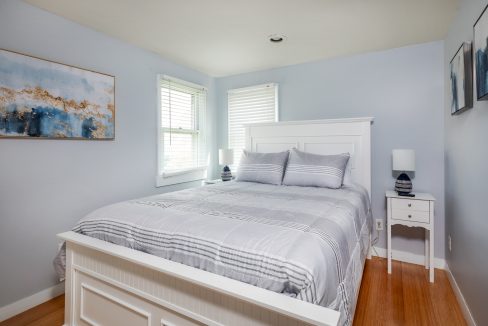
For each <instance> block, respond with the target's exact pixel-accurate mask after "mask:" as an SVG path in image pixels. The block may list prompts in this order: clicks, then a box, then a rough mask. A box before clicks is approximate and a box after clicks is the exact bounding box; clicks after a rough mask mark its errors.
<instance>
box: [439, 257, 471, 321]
mask: <svg viewBox="0 0 488 326" xmlns="http://www.w3.org/2000/svg"><path fill="white" fill-rule="evenodd" d="M446 272H447V277H448V278H449V283H451V287H452V290H453V291H454V294H455V295H456V298H457V301H458V302H459V306H460V307H461V310H462V311H463V315H464V319H466V323H468V325H469V326H476V322H475V321H474V318H473V315H472V314H471V311H470V310H469V307H468V304H467V303H466V300H465V299H464V296H463V293H462V292H461V289H460V288H459V286H458V284H457V282H456V279H455V278H454V275H452V273H451V270H450V269H449V265H446Z"/></svg>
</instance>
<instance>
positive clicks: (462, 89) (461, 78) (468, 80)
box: [450, 43, 473, 114]
mask: <svg viewBox="0 0 488 326" xmlns="http://www.w3.org/2000/svg"><path fill="white" fill-rule="evenodd" d="M471 57H472V52H471V43H463V44H462V45H461V47H460V48H459V49H458V50H457V52H456V54H455V55H454V57H453V58H452V60H451V63H450V71H451V74H450V80H451V114H458V113H461V112H462V111H464V110H465V109H468V108H471V107H473V68H472V67H473V65H472V60H471Z"/></svg>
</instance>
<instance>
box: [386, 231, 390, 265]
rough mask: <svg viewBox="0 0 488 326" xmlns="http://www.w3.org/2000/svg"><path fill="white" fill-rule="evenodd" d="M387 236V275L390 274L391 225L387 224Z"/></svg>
mask: <svg viewBox="0 0 488 326" xmlns="http://www.w3.org/2000/svg"><path fill="white" fill-rule="evenodd" d="M387 230H388V236H387V242H388V243H387V248H388V249H387V254H386V255H387V258H388V274H391V224H388V227H387Z"/></svg>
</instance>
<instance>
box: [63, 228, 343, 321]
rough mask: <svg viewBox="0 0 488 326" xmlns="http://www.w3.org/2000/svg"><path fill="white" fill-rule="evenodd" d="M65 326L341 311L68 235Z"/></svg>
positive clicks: (316, 317) (314, 317) (315, 316)
mask: <svg viewBox="0 0 488 326" xmlns="http://www.w3.org/2000/svg"><path fill="white" fill-rule="evenodd" d="M59 237H60V238H62V239H64V240H65V241H66V308H65V309H66V315H65V316H66V317H65V324H66V326H75V325H131V326H138V325H145V326H155V325H158V326H179V325H235V326H240V325H283V326H286V325H330V326H336V325H337V323H338V320H339V312H337V311H335V310H331V309H328V308H324V307H320V306H317V305H313V304H311V303H307V302H304V301H300V300H297V299H294V298H290V297H287V296H284V295H282V294H279V293H274V292H271V291H268V290H264V289H261V288H258V287H255V286H252V285H249V284H245V283H242V282H238V281H235V280H232V279H229V278H226V277H223V276H220V275H216V274H212V273H209V272H206V271H203V270H200V269H196V268H193V267H189V266H186V265H182V264H178V263H175V262H172V261H169V260H166V259H163V258H159V257H156V256H153V255H149V254H145V253H143V252H139V251H136V250H132V249H129V248H125V247H122V246H117V245H114V244H111V243H108V242H105V241H101V240H97V239H94V238H90V237H87V236H84V235H81V234H78V233H74V232H66V233H62V234H60V235H59Z"/></svg>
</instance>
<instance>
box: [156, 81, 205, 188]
mask: <svg viewBox="0 0 488 326" xmlns="http://www.w3.org/2000/svg"><path fill="white" fill-rule="evenodd" d="M159 94H160V112H159V127H158V128H159V130H158V135H159V137H158V138H159V139H158V186H162V185H168V184H175V183H180V182H188V181H193V180H198V179H204V178H205V177H206V175H205V174H206V167H207V150H206V141H205V109H206V101H207V91H206V89H205V88H204V87H202V86H199V85H195V84H191V83H188V82H185V81H182V80H178V79H175V78H172V77H168V76H160V77H159Z"/></svg>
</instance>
